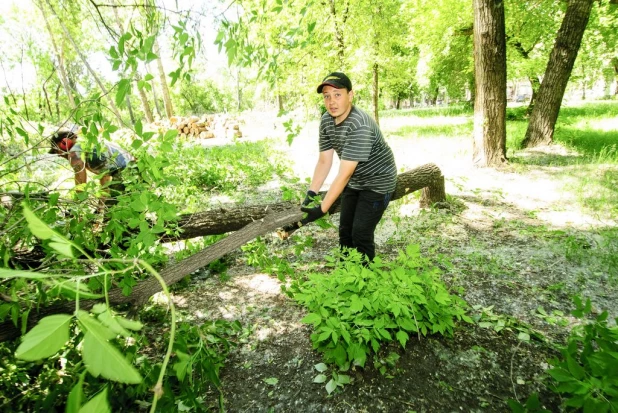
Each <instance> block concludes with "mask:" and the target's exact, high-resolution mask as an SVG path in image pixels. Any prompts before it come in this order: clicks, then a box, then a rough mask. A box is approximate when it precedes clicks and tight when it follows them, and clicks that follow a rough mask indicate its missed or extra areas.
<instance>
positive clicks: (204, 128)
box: [161, 115, 243, 139]
mask: <svg viewBox="0 0 618 413" xmlns="http://www.w3.org/2000/svg"><path fill="white" fill-rule="evenodd" d="M161 126H168V127H170V128H176V129H177V130H178V136H179V137H180V138H181V139H212V138H225V139H237V138H242V136H243V134H242V132H241V130H240V123H239V121H238V120H236V119H234V118H231V117H228V116H225V115H204V116H201V117H200V116H186V117H183V116H172V117H171V118H170V119H169V124H168V125H161Z"/></svg>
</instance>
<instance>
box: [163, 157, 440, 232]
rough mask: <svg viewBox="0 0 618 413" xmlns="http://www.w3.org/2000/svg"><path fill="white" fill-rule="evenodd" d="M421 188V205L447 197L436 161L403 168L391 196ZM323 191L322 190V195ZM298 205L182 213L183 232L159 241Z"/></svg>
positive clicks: (234, 227) (235, 225)
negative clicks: (403, 170)
mask: <svg viewBox="0 0 618 413" xmlns="http://www.w3.org/2000/svg"><path fill="white" fill-rule="evenodd" d="M420 189H422V190H423V191H422V194H421V200H420V205H421V207H423V208H426V207H428V206H431V205H433V204H440V203H441V202H444V201H446V194H445V192H444V176H443V175H442V172H441V171H440V168H438V166H437V165H435V164H433V163H428V164H425V165H421V166H419V167H417V168H414V169H411V170H409V171H406V172H403V173H401V174H399V175H398V176H397V187H396V189H395V194H394V195H393V198H392V199H393V200H396V199H400V198H402V197H404V196H405V195H407V194H409V193H410V192H414V191H418V190H420ZM324 194H325V192H321V195H324ZM291 207H298V205H297V204H295V203H293V202H278V203H275V204H269V205H254V206H242V207H238V208H228V209H225V208H221V209H219V210H210V211H203V212H198V213H195V214H190V215H183V216H181V217H180V219H179V221H178V226H179V227H180V228H181V229H182V232H181V233H180V234H178V235H165V236H163V238H161V240H162V241H166V242H167V241H180V240H184V239H190V238H195V237H201V236H206V235H217V234H224V233H227V232H232V231H238V230H239V229H241V228H243V227H244V226H245V225H247V224H249V223H251V222H253V221H256V220H258V219H262V218H264V217H265V216H266V215H267V214H269V213H272V212H281V211H285V210H287V209H289V208H291ZM339 207H340V199H337V201H335V203H334V204H333V206H332V207H331V208H330V210H329V211H328V212H329V213H330V214H334V213H336V212H339Z"/></svg>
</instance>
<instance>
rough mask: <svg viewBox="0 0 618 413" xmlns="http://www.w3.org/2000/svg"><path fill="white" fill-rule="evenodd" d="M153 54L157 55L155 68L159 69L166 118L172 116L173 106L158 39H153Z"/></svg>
mask: <svg viewBox="0 0 618 413" xmlns="http://www.w3.org/2000/svg"><path fill="white" fill-rule="evenodd" d="M154 46H155V54H156V55H157V68H158V69H159V82H160V83H161V92H162V93H163V104H164V106H165V114H166V115H167V118H168V119H169V118H171V117H172V116H174V108H173V107H172V99H171V98H170V90H169V88H168V87H167V78H166V77H165V70H164V69H163V60H162V59H161V49H160V48H159V40H155V43H154Z"/></svg>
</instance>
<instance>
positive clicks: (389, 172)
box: [320, 106, 397, 194]
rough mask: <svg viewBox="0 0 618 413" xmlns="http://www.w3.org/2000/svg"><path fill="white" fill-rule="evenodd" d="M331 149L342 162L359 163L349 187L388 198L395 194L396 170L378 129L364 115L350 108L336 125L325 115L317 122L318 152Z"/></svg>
mask: <svg viewBox="0 0 618 413" xmlns="http://www.w3.org/2000/svg"><path fill="white" fill-rule="evenodd" d="M330 149H334V150H335V152H337V155H338V156H339V159H341V160H343V161H358V166H357V167H356V169H355V170H354V173H353V174H352V177H351V178H350V182H348V186H349V187H350V188H352V189H357V190H369V191H374V192H377V193H380V194H388V193H391V192H393V191H394V190H395V185H396V183H397V167H396V166H395V158H394V156H393V151H392V150H391V148H390V147H389V146H388V144H387V143H386V141H385V140H384V137H383V136H382V132H381V131H380V127H379V126H378V124H377V123H376V122H375V121H374V120H373V118H372V117H371V116H369V115H368V114H367V113H366V112H364V111H362V110H361V109H358V108H357V107H356V106H352V110H351V111H350V114H349V115H348V117H347V118H346V119H345V120H344V121H343V122H341V123H340V124H339V125H335V118H333V117H332V116H331V115H330V114H329V113H328V112H325V113H324V115H322V119H321V120H320V152H323V151H327V150H330Z"/></svg>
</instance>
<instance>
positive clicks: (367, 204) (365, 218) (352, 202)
mask: <svg viewBox="0 0 618 413" xmlns="http://www.w3.org/2000/svg"><path fill="white" fill-rule="evenodd" d="M391 195H392V194H386V195H385V194H379V193H377V192H373V191H359V190H356V189H351V188H347V187H346V188H345V189H344V190H343V193H342V194H341V197H342V198H341V217H340V221H339V245H340V246H341V247H348V248H355V249H356V250H357V251H358V252H360V253H362V254H364V255H365V256H366V259H367V260H368V261H372V260H373V258H374V257H375V255H376V249H375V243H374V232H375V229H376V227H377V226H378V222H380V219H381V218H382V215H383V214H384V211H385V210H386V207H387V206H388V203H389V202H390V200H391Z"/></svg>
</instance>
